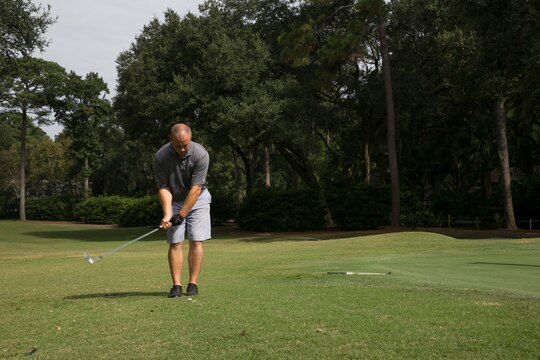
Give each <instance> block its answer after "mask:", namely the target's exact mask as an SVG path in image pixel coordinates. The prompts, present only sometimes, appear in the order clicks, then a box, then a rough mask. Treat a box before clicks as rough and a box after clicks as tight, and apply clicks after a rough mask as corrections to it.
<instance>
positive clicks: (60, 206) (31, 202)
mask: <svg viewBox="0 0 540 360" xmlns="http://www.w3.org/2000/svg"><path fill="white" fill-rule="evenodd" d="M76 204H77V200H76V199H75V198H74V197H71V196H63V195H52V196H36V197H28V198H27V199H26V218H27V219H29V220H49V221H71V220H74V219H75V215H74V214H73V210H74V207H75V205H76Z"/></svg>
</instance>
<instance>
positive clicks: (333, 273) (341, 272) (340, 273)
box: [327, 271, 392, 275]
mask: <svg viewBox="0 0 540 360" xmlns="http://www.w3.org/2000/svg"><path fill="white" fill-rule="evenodd" d="M391 273H392V272H390V271H389V272H351V271H329V272H327V274H328V275H390V274H391Z"/></svg>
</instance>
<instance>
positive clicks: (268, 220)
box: [238, 190, 324, 231]
mask: <svg viewBox="0 0 540 360" xmlns="http://www.w3.org/2000/svg"><path fill="white" fill-rule="evenodd" d="M323 216H324V211H323V209H322V208H321V206H320V205H319V203H318V201H317V197H316V195H315V194H314V193H313V192H311V191H306V190H293V191H275V190H266V191H261V192H257V193H254V194H252V195H250V196H248V197H247V198H246V200H245V201H244V204H243V205H242V206H241V208H240V211H239V216H238V224H239V225H240V227H242V228H244V229H248V230H255V231H303V230H318V229H322V228H323V226H324V217H323Z"/></svg>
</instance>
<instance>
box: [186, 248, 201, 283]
mask: <svg viewBox="0 0 540 360" xmlns="http://www.w3.org/2000/svg"><path fill="white" fill-rule="evenodd" d="M203 253H204V252H203V245H202V241H192V240H189V253H188V264H189V282H190V283H192V284H197V281H198V280H199V272H200V271H201V265H202V260H203Z"/></svg>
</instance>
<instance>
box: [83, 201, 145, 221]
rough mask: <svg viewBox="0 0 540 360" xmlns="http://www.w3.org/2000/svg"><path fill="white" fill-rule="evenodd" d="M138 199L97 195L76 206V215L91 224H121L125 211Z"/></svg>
mask: <svg viewBox="0 0 540 360" xmlns="http://www.w3.org/2000/svg"><path fill="white" fill-rule="evenodd" d="M136 201H137V200H136V199H133V198H127V197H122V196H95V197H91V198H88V199H86V200H84V201H82V202H81V203H79V204H77V206H75V217H76V218H77V219H79V220H81V221H83V222H85V223H89V224H119V223H120V219H121V218H122V215H123V213H124V212H125V211H126V210H127V209H128V208H129V207H130V206H131V205H132V204H134V203H135V202H136Z"/></svg>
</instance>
